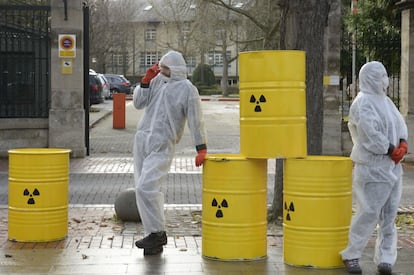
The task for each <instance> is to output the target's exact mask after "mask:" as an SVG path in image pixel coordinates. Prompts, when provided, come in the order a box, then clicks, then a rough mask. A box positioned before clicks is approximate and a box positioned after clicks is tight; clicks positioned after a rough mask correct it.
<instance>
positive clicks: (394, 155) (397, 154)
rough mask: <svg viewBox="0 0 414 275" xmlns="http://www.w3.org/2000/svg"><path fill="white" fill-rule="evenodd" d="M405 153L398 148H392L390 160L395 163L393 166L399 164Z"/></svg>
mask: <svg viewBox="0 0 414 275" xmlns="http://www.w3.org/2000/svg"><path fill="white" fill-rule="evenodd" d="M404 155H405V152H404V150H403V149H401V148H400V147H394V149H393V150H392V152H391V155H390V156H391V159H392V160H393V161H394V162H395V164H397V163H399V162H400V161H401V160H402V158H403V157H404Z"/></svg>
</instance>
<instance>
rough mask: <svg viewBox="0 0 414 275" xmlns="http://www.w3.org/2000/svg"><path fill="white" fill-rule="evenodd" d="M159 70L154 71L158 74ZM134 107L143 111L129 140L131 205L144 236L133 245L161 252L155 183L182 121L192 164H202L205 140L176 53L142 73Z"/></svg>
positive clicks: (162, 176)
mask: <svg viewBox="0 0 414 275" xmlns="http://www.w3.org/2000/svg"><path fill="white" fill-rule="evenodd" d="M159 72H160V73H159ZM133 103H134V106H135V108H137V109H142V108H145V111H144V114H143V116H142V118H141V120H140V121H139V123H138V126H137V132H136V135H135V140H134V149H133V154H134V179H135V187H136V201H137V207H138V210H139V213H140V216H141V220H142V224H143V227H144V233H145V237H144V238H143V239H141V240H138V241H136V242H135V245H136V246H137V247H138V248H143V249H144V255H151V254H157V253H160V252H162V246H163V245H165V244H166V243H167V236H166V232H165V225H164V223H165V217H164V194H163V193H162V192H161V185H162V183H163V182H165V181H166V179H167V174H168V171H169V168H170V165H171V162H172V159H173V157H174V152H175V144H176V143H178V142H179V141H180V139H181V137H182V135H183V132H184V127H185V124H186V122H187V124H188V127H189V129H190V132H191V134H192V139H193V142H194V145H195V147H196V151H197V156H196V159H195V165H196V166H200V165H202V164H203V162H204V159H205V156H206V154H207V145H206V144H207V137H206V131H205V127H204V118H203V114H202V110H201V100H200V96H199V93H198V90H197V88H196V87H195V86H194V85H193V84H192V83H191V82H190V81H189V80H187V66H186V63H185V60H184V58H183V56H182V55H181V53H179V52H176V51H169V52H168V53H167V54H165V55H164V56H163V57H162V58H161V59H160V61H159V66H158V64H155V65H154V66H152V67H151V68H149V69H148V70H147V73H146V75H145V76H144V77H143V78H142V79H141V84H140V86H138V87H137V88H135V90H134V96H133Z"/></svg>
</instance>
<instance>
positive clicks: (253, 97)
mask: <svg viewBox="0 0 414 275" xmlns="http://www.w3.org/2000/svg"><path fill="white" fill-rule="evenodd" d="M265 102H266V98H265V97H264V95H261V96H260V97H259V100H257V99H256V97H255V96H254V95H251V96H250V103H256V107H254V111H255V112H261V111H262V108H261V107H260V103H265Z"/></svg>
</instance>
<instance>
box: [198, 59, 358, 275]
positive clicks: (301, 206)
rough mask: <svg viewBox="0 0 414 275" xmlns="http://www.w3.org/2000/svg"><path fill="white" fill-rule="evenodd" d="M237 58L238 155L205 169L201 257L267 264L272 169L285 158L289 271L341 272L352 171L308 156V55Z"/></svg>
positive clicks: (213, 160)
mask: <svg viewBox="0 0 414 275" xmlns="http://www.w3.org/2000/svg"><path fill="white" fill-rule="evenodd" d="M239 58H240V59H239V60H240V155H220V156H214V155H210V156H208V157H207V160H206V163H205V165H204V171H203V235H202V241H203V256H205V257H208V258H216V259H220V260H252V259H259V258H263V257H266V248H267V245H266V227H267V226H266V224H267V220H266V216H267V215H266V192H265V190H266V184H267V177H266V176H265V175H267V165H266V164H267V159H274V158H283V159H285V161H284V163H285V164H284V166H285V171H284V177H285V179H284V202H283V203H284V206H285V207H284V213H283V215H284V223H283V228H284V251H283V253H284V261H285V263H287V264H292V265H298V266H313V267H319V268H325V267H326V268H330V267H339V266H342V262H341V259H340V256H339V251H340V250H341V249H342V248H343V247H345V246H346V241H347V231H348V227H349V221H350V215H351V207H352V195H351V170H352V163H351V160H350V159H349V158H346V157H330V156H307V140H306V83H305V82H306V71H305V68H306V66H305V62H306V61H305V58H306V57H305V52H303V51H256V52H243V53H240V57H239ZM259 174H260V175H262V176H259ZM262 190H264V191H262ZM223 202H225V203H224V205H223ZM230 208H232V209H230ZM241 244H243V249H237V247H240V245H241ZM246 251H250V252H249V253H247V252H246Z"/></svg>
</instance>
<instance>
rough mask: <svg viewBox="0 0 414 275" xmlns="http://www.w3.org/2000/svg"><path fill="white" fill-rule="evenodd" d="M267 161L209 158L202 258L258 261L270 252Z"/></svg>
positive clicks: (241, 157) (228, 157)
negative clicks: (267, 213)
mask: <svg viewBox="0 0 414 275" xmlns="http://www.w3.org/2000/svg"><path fill="white" fill-rule="evenodd" d="M266 191H267V160H265V159H247V158H246V157H244V156H241V155H232V154H229V155H224V154H223V155H207V157H206V161H205V163H204V166H203V193H202V207H203V211H202V255H203V256H204V257H206V258H209V259H217V260H224V261H243V260H256V259H262V258H264V257H266V250H267V245H266V244H267V241H266V240H267V239H266V232H267V218H266V197H267V196H266Z"/></svg>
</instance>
